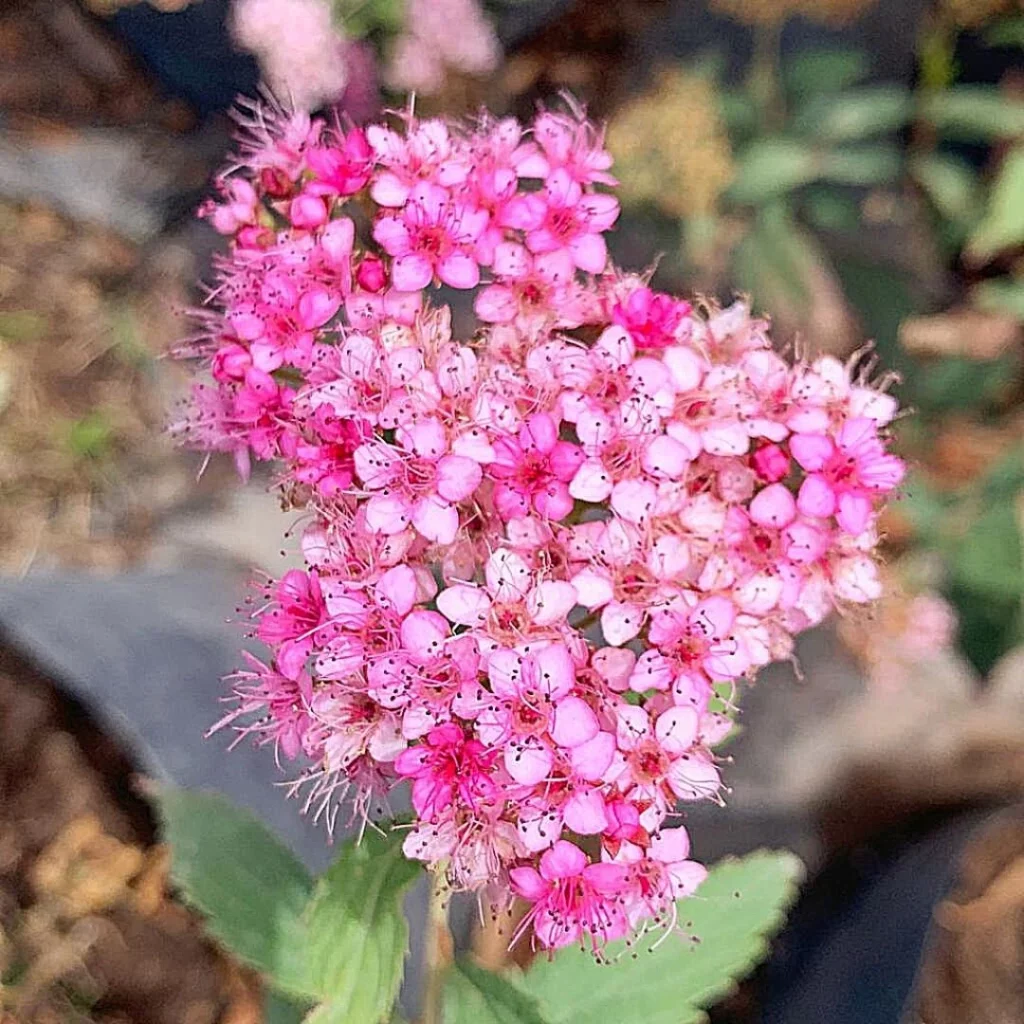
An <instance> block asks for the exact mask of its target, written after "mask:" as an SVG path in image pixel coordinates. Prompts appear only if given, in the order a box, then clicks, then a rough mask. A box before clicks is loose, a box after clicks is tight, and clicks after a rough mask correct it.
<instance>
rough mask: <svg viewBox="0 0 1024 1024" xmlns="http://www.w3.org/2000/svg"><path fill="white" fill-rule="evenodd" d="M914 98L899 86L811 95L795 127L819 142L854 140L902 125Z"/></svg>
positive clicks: (908, 114) (795, 116) (795, 121)
mask: <svg viewBox="0 0 1024 1024" xmlns="http://www.w3.org/2000/svg"><path fill="white" fill-rule="evenodd" d="M912 109H913V101H912V98H911V95H910V93H909V91H908V90H906V89H904V88H901V87H900V86H896V85H873V86H864V87H863V88H860V89H850V90H848V91H846V92H841V93H839V94H838V95H834V96H829V95H822V94H820V93H819V94H818V95H815V96H812V97H811V98H810V99H809V100H808V101H807V102H806V103H804V104H803V106H802V107H801V108H800V109H799V110H798V111H797V112H796V114H795V115H794V117H793V130H794V131H797V132H799V133H800V134H802V135H808V136H810V137H811V138H813V139H815V140H816V141H819V142H820V141H826V142H855V141H857V140H858V139H867V138H870V137H871V136H872V135H884V134H887V133H888V132H894V131H897V130H898V129H900V128H902V127H903V126H904V125H905V124H906V123H907V121H908V120H909V119H910V115H911V111H912Z"/></svg>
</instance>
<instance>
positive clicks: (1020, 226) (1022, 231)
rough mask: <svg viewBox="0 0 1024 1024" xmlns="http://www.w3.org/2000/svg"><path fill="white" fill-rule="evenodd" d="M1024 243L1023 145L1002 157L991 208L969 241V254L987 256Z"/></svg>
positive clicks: (980, 257)
mask: <svg viewBox="0 0 1024 1024" xmlns="http://www.w3.org/2000/svg"><path fill="white" fill-rule="evenodd" d="M1022 243H1024V146H1017V147H1016V148H1015V149H1013V150H1011V151H1010V152H1009V153H1008V154H1007V155H1006V159H1005V160H1003V163H1002V166H1001V167H1000V168H999V174H998V175H997V176H996V180H995V183H994V184H993V186H992V192H991V194H990V196H989V202H988V209H987V210H986V212H985V216H984V218H983V219H982V221H981V223H980V224H979V225H978V226H977V228H975V230H974V232H973V234H972V235H971V237H970V239H969V241H968V243H967V251H968V254H969V255H970V256H971V257H973V258H974V259H976V260H981V261H984V260H987V259H989V258H991V257H992V256H994V255H995V254H996V253H999V252H1002V251H1003V250H1004V249H1012V248H1014V247H1015V246H1018V245H1021V244H1022Z"/></svg>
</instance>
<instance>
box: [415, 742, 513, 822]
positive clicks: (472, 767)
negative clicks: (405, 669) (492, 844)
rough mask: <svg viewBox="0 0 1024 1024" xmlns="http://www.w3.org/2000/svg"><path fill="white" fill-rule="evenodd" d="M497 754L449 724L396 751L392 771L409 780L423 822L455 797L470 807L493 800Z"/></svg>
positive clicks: (442, 809) (430, 819)
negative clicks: (405, 748) (416, 744)
mask: <svg viewBox="0 0 1024 1024" xmlns="http://www.w3.org/2000/svg"><path fill="white" fill-rule="evenodd" d="M496 759H497V754H496V753H495V752H494V751H489V750H487V749H486V747H485V746H484V745H483V744H482V743H481V742H480V741H479V740H473V739H467V737H466V734H465V733H464V732H463V731H462V729H461V728H460V727H459V726H457V725H455V724H452V723H449V724H447V725H439V726H438V727H437V728H436V729H432V730H431V731H430V732H429V733H428V734H427V737H426V742H425V743H423V744H420V745H418V746H415V747H410V748H409V749H408V750H406V751H403V752H402V753H401V754H399V756H398V759H397V760H396V761H395V771H396V772H397V773H398V774H399V776H401V777H402V778H407V779H412V805H413V807H414V808H415V809H416V813H417V814H418V815H419V816H420V817H421V818H422V819H423V820H425V821H436V820H437V818H438V817H439V816H440V815H441V814H442V813H443V812H444V811H445V810H446V809H447V808H448V807H449V806H451V804H452V801H453V800H455V799H456V798H458V799H459V800H461V801H462V803H464V804H467V805H468V806H470V807H472V806H474V804H476V803H479V802H481V801H488V800H492V799H494V797H495V795H496V791H497V787H496V785H495V782H494V779H493V768H494V763H495V760H496Z"/></svg>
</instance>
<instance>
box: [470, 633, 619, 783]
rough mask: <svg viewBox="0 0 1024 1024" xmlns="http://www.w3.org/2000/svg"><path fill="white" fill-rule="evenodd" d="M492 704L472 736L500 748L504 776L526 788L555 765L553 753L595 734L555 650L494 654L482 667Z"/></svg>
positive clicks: (566, 662)
mask: <svg viewBox="0 0 1024 1024" xmlns="http://www.w3.org/2000/svg"><path fill="white" fill-rule="evenodd" d="M487 671H488V677H489V679H490V682H491V692H492V694H493V695H494V696H493V698H492V699H491V700H490V701H489V702H488V703H487V704H486V705H485V706H484V707H483V708H482V710H481V711H480V712H479V714H477V715H476V730H477V735H479V736H480V738H481V739H482V740H483V742H484V743H485V744H486V745H487V746H489V747H495V748H503V750H504V763H505V770H506V771H507V772H508V774H509V775H510V776H511V777H512V778H513V779H515V781H516V782H519V783H522V784H523V785H525V786H532V785H535V784H536V783H538V782H540V781H542V780H543V779H545V778H546V777H547V776H548V774H549V773H550V772H551V769H552V768H553V767H554V764H555V755H556V750H557V748H563V749H565V750H572V749H573V748H575V747H579V746H581V745H582V744H584V743H587V742H589V741H590V740H592V739H593V738H594V737H595V736H596V735H597V734H598V732H599V731H600V726H599V725H598V720H597V716H596V715H595V714H594V712H593V710H592V709H591V708H590V707H589V706H588V705H587V703H586V702H585V701H583V700H582V699H580V698H579V697H578V696H574V695H573V686H574V683H575V678H576V673H575V668H574V666H573V662H572V657H571V656H570V654H569V652H568V650H566V648H565V647H564V646H562V645H561V644H552V645H550V646H548V647H543V648H541V650H539V651H538V652H537V653H536V654H535V655H521V654H518V653H517V652H516V651H510V650H503V651H495V652H494V653H492V654H491V655H490V657H489V658H488V661H487Z"/></svg>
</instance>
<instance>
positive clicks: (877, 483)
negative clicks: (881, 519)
mask: <svg viewBox="0 0 1024 1024" xmlns="http://www.w3.org/2000/svg"><path fill="white" fill-rule="evenodd" d="M790 450H791V451H792V452H793V458H795V459H796V461H797V462H799V463H800V465H801V466H802V467H803V469H805V470H806V471H807V472H808V473H809V474H810V475H809V476H808V477H807V478H806V479H805V480H804V482H803V483H802V484H801V485H800V493H799V495H798V496H797V506H798V507H799V509H800V511H801V512H803V513H804V514H805V515H809V516H819V517H823V518H824V517H828V516H832V515H834V516H835V517H836V522H838V523H839V525H840V527H842V529H844V530H845V531H846V532H847V533H853V534H858V533H863V532H864V530H865V529H866V528H867V526H868V523H869V522H870V519H871V514H872V511H873V507H874V506H873V504H872V502H873V499H874V498H875V497H876V496H877V495H879V494H887V493H888V492H889V491H891V490H893V489H894V488H895V487H897V486H898V485H899V483H900V481H901V480H902V479H903V475H904V472H905V467H904V464H903V462H902V460H900V459H898V458H896V457H895V456H894V455H890V454H888V452H886V450H885V445H884V444H883V443H882V441H881V439H880V438H879V436H878V426H877V424H876V423H875V421H874V420H872V419H869V418H867V417H866V416H860V417H855V418H854V419H851V420H848V421H847V422H846V423H844V424H843V426H842V428H841V429H840V431H839V433H838V435H837V436H836V437H835V439H834V440H833V439H832V438H831V437H828V436H827V435H825V434H795V435H794V436H793V438H792V439H791V441H790Z"/></svg>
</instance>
